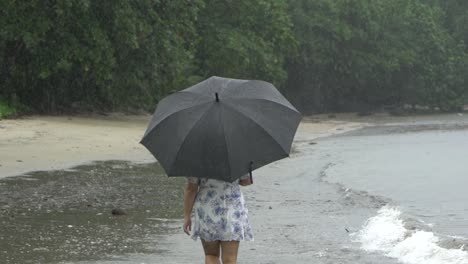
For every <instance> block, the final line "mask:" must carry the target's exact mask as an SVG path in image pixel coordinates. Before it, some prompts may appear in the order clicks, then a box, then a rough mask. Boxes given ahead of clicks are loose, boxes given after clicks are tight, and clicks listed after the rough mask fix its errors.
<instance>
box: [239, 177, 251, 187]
mask: <svg viewBox="0 0 468 264" xmlns="http://www.w3.org/2000/svg"><path fill="white" fill-rule="evenodd" d="M251 184H252V181H251V180H250V178H245V179H241V180H239V185H241V186H249V185H251Z"/></svg>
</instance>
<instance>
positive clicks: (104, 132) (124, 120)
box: [0, 114, 361, 178]
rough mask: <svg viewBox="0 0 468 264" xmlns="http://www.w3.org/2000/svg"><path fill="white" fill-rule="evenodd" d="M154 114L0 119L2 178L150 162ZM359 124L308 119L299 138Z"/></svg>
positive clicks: (152, 159)
mask: <svg viewBox="0 0 468 264" xmlns="http://www.w3.org/2000/svg"><path fill="white" fill-rule="evenodd" d="M150 117H151V116H150V115H139V116H127V115H121V114H112V115H109V116H93V117H86V116H79V117H77V116H61V117H51V116H30V117H26V118H22V119H15V120H0V178H3V177H8V176H14V175H20V174H24V173H27V172H30V171H39V170H56V169H65V168H69V167H73V166H76V165H80V164H85V163H88V162H91V161H97V160H128V161H133V162H151V161H154V160H155V159H154V158H153V156H151V154H150V153H149V152H148V151H147V150H146V149H145V148H144V147H143V146H142V145H141V144H139V141H140V139H141V137H142V136H143V133H144V131H145V129H146V126H147V124H148V122H149V120H150ZM358 126H361V124H359V123H353V122H346V121H336V120H327V119H325V118H322V119H312V118H308V117H306V118H304V119H303V122H302V123H301V124H300V126H299V130H298V133H297V135H296V138H295V140H296V142H301V141H303V140H307V138H308V139H310V138H311V136H312V137H313V138H316V137H320V136H326V135H330V134H335V133H342V132H345V131H347V130H352V129H355V128H356V127H358Z"/></svg>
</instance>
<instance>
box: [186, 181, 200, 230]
mask: <svg viewBox="0 0 468 264" xmlns="http://www.w3.org/2000/svg"><path fill="white" fill-rule="evenodd" d="M197 193H198V185H197V184H195V183H192V182H187V186H186V187H185V193H184V232H185V233H186V234H187V235H190V231H192V220H191V219H190V215H191V213H192V208H193V204H194V202H195V197H196V196H197Z"/></svg>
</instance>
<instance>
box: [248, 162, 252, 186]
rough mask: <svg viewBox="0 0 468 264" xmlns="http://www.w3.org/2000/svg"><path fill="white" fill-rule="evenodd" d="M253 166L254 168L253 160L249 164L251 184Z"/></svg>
mask: <svg viewBox="0 0 468 264" xmlns="http://www.w3.org/2000/svg"><path fill="white" fill-rule="evenodd" d="M252 168H253V161H251V162H250V166H249V175H250V183H251V184H253V177H252Z"/></svg>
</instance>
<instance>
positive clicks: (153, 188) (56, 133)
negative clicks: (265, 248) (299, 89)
mask: <svg viewBox="0 0 468 264" xmlns="http://www.w3.org/2000/svg"><path fill="white" fill-rule="evenodd" d="M148 120H149V116H133V117H132V116H130V117H129V116H122V115H117V116H111V117H99V118H96V117H40V116H36V117H28V118H24V119H19V120H2V121H0V131H1V133H0V149H1V152H0V164H1V166H0V178H2V179H0V194H1V195H0V223H1V225H0V234H1V235H0V248H1V250H0V259H2V261H4V263H80V262H84V263H87V262H88V263H104V262H106V261H107V262H109V263H120V262H121V261H130V263H144V261H141V260H142V258H143V259H144V258H154V256H159V257H161V258H166V257H168V258H172V257H171V254H170V253H169V250H168V249H167V245H168V244H167V241H166V238H167V237H172V236H173V235H174V234H176V237H177V235H180V232H179V228H180V226H179V225H180V220H179V219H180V218H181V217H182V193H183V191H182V190H183V186H184V181H183V179H181V178H167V177H166V176H165V175H164V173H163V171H162V169H161V168H160V167H159V166H158V164H157V163H155V162H154V161H155V160H154V158H153V157H152V156H151V155H150V154H149V153H148V152H147V151H146V149H144V148H143V147H142V146H141V145H139V143H138V142H139V140H140V137H141V135H142V134H143V132H144V130H145V128H146V125H147V122H148ZM360 126H361V124H359V123H355V122H346V121H336V120H327V119H326V118H323V119H320V120H318V119H314V120H311V119H309V118H305V119H304V122H302V123H301V125H300V127H299V132H298V134H297V137H296V141H295V143H294V146H293V148H297V147H298V146H299V145H300V144H306V145H310V144H312V142H311V139H313V138H317V137H323V136H327V135H331V134H336V133H343V132H346V131H350V130H352V129H355V128H357V127H360ZM297 154H298V152H293V154H292V155H293V156H294V155H297ZM98 160H101V161H100V162H96V161H98ZM105 160H113V161H105ZM119 160H120V161H119ZM79 164H86V165H81V166H78V167H74V166H76V165H79ZM15 175H16V177H8V176H15ZM18 175H19V176H18ZM113 209H120V210H123V211H124V213H125V215H122V216H116V215H112V213H111V212H112V210H113ZM254 214H255V213H254ZM180 238H181V241H184V243H185V245H189V246H190V247H191V248H192V249H193V250H191V253H190V254H187V255H186V256H187V257H188V258H189V259H190V260H193V257H194V255H192V253H193V254H195V255H197V254H199V253H200V252H201V251H200V250H199V248H198V244H195V243H193V242H192V241H190V240H188V241H187V239H186V237H184V236H182V237H180ZM175 241H178V240H177V239H176V240H175ZM171 242H172V239H171ZM187 242H188V244H187ZM184 243H182V244H180V245H177V248H183V247H184ZM195 248H196V249H195ZM190 260H188V262H186V263H192V261H190ZM149 263H170V262H167V261H166V260H157V259H153V260H150V261H149ZM175 263H184V262H178V261H176V262H175Z"/></svg>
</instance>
